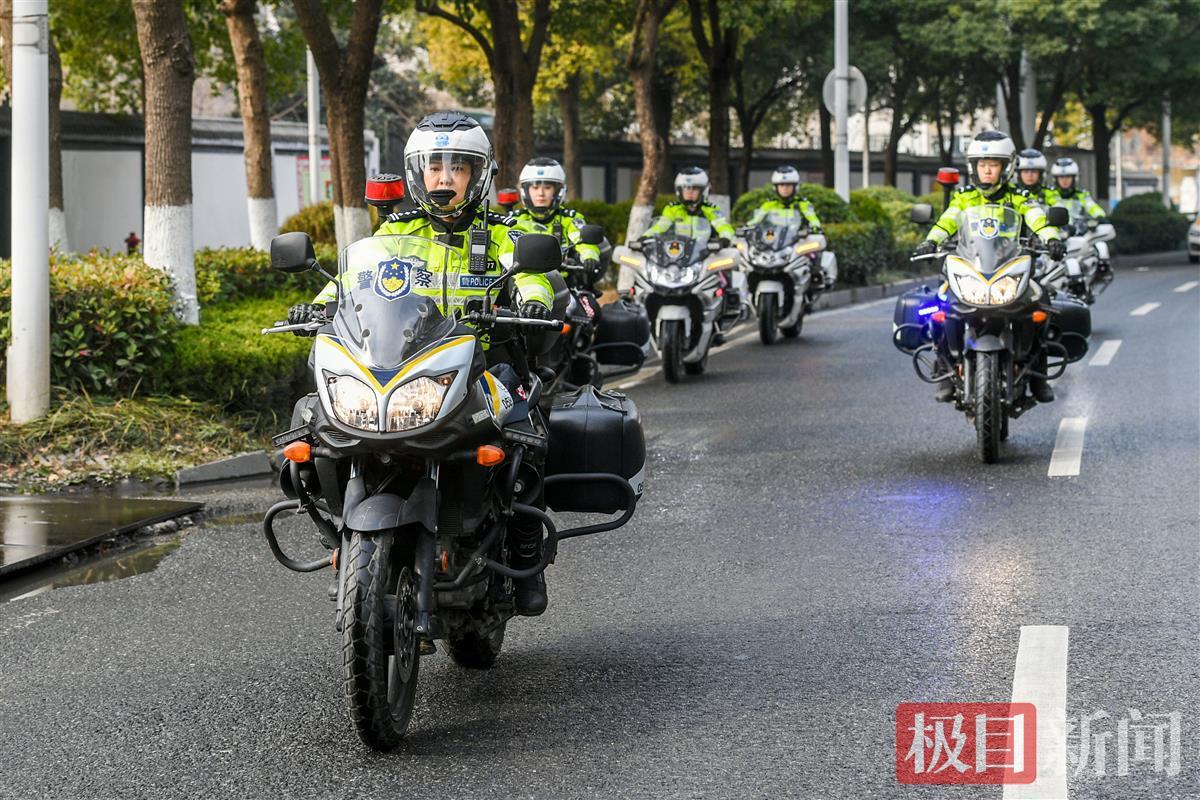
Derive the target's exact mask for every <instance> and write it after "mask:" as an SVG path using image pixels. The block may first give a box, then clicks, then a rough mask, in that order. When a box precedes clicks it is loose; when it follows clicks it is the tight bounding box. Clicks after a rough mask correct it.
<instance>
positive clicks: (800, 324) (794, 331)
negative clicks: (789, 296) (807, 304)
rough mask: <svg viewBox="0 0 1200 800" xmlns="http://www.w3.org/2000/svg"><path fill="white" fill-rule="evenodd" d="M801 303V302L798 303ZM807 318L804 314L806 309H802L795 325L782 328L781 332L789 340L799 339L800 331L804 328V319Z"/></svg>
mask: <svg viewBox="0 0 1200 800" xmlns="http://www.w3.org/2000/svg"><path fill="white" fill-rule="evenodd" d="M797 302H799V301H797ZM805 316H807V314H805V312H804V307H803V306H801V307H800V316H798V317H796V324H795V325H787V326H785V327H782V328H780V329H779V330H780V332H781V333H782V334H783V335H784V336H785V337H787V338H788V339H797V338H799V337H800V331H801V329H803V328H804V317H805Z"/></svg>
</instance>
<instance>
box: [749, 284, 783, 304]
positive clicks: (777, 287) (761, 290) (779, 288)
mask: <svg viewBox="0 0 1200 800" xmlns="http://www.w3.org/2000/svg"><path fill="white" fill-rule="evenodd" d="M764 294H774V295H778V296H779V298H780V299H783V284H782V283H780V282H779V281H759V282H758V291H756V292H755V293H754V299H755V300H757V299H758V298H759V297H762V296H763V295H764Z"/></svg>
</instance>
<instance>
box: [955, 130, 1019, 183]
mask: <svg viewBox="0 0 1200 800" xmlns="http://www.w3.org/2000/svg"><path fill="white" fill-rule="evenodd" d="M1016 153H1017V148H1016V145H1014V144H1013V140H1012V139H1010V138H1008V134H1007V133H1004V132H1003V131H984V132H983V133H981V134H979V135H978V136H976V137H975V138H974V139H972V140H971V144H970V145H968V146H967V172H968V174H969V175H970V176H971V183H973V184H975V186H977V187H978V188H980V189H982V190H983V193H984V194H991V193H993V192H995V191H996V190H997V189H999V188H1000V187H1001V186H1003V185H1004V184H1006V183H1008V181H1009V180H1011V179H1012V176H1013V168H1014V167H1015V166H1016ZM984 159H991V160H993V161H1000V162H1003V163H1004V168H1003V171H1002V172H1001V173H1000V179H999V180H997V181H996V182H995V183H985V182H984V181H982V180H980V179H979V170H978V168H977V167H978V164H979V162H980V161H982V160H984Z"/></svg>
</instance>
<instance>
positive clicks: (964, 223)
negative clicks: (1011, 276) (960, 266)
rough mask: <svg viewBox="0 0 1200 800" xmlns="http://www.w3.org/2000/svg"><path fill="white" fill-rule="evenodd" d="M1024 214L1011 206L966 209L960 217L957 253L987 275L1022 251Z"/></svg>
mask: <svg viewBox="0 0 1200 800" xmlns="http://www.w3.org/2000/svg"><path fill="white" fill-rule="evenodd" d="M1020 235H1021V215H1020V214H1018V213H1017V211H1016V209H1014V208H1010V207H1009V206H1000V205H985V206H975V207H973V208H968V209H964V210H963V211H962V212H961V213H960V215H959V218H958V248H957V253H958V255H959V256H961V257H962V258H964V259H966V260H967V261H968V262H970V263H972V264H974V265H975V268H976V269H977V270H979V272H980V273H982V274H983V275H985V276H989V275H992V274H993V273H995V272H996V270H998V269H999V268H1000V267H1002V266H1003V265H1004V264H1006V263H1007V262H1009V261H1010V260H1012V259H1013V258H1016V257H1017V256H1018V255H1020V253H1021V242H1020Z"/></svg>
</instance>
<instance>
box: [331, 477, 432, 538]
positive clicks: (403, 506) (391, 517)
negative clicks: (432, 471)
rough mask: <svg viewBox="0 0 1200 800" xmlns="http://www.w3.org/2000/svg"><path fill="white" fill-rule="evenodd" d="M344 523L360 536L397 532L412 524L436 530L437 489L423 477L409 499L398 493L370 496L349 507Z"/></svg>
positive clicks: (430, 481)
mask: <svg viewBox="0 0 1200 800" xmlns="http://www.w3.org/2000/svg"><path fill="white" fill-rule="evenodd" d="M345 520H346V527H347V528H348V529H350V530H352V531H358V532H359V533H376V532H379V531H387V530H394V529H396V528H399V527H402V526H404V525H412V524H419V525H422V526H423V527H424V528H425V529H426V530H428V531H436V530H437V487H436V485H435V484H434V482H433V481H432V480H431V479H429V478H422V479H421V480H420V481H418V482H417V485H416V486H415V487H414V488H413V492H412V494H411V495H410V496H409V497H408V499H405V498H403V497H401V496H400V495H397V494H386V493H385V494H375V495H371V496H370V497H366V498H363V499H362V500H361V501H360V502H358V503H356V504H355V505H354V506H353V507H350V506H349V504H347V508H346V514H345Z"/></svg>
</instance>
